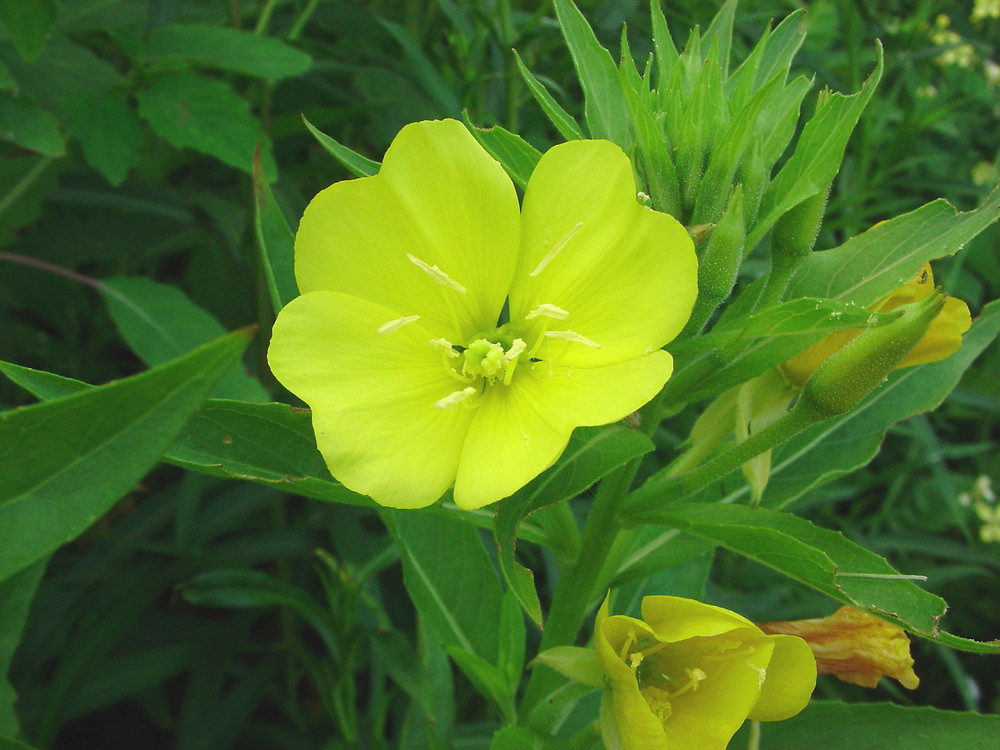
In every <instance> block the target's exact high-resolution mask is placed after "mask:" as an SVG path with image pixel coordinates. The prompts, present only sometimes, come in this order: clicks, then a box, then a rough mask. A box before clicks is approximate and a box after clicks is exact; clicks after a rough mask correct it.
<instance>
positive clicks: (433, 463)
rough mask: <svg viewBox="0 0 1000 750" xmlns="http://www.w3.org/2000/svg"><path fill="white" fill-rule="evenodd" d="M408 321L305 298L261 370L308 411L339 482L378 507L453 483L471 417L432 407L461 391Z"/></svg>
mask: <svg viewBox="0 0 1000 750" xmlns="http://www.w3.org/2000/svg"><path fill="white" fill-rule="evenodd" d="M405 317H406V316H404V315H401V314H400V312H399V311H397V310H392V309H390V308H386V307H383V306H381V305H377V304H375V303H373V302H369V301H366V300H362V299H359V298H357V297H352V296H349V295H346V294H341V293H338V292H311V293H308V294H304V295H302V296H301V297H298V298H297V299H295V300H293V301H292V302H291V303H290V304H289V305H287V306H286V307H285V308H284V309H283V310H282V311H281V312H280V313H279V315H278V319H277V320H276V321H275V324H274V332H273V334H272V337H271V346H270V349H269V350H268V362H269V363H270V366H271V369H272V371H273V372H274V375H275V377H276V378H278V380H279V381H280V382H281V383H282V384H283V385H284V386H285V387H286V388H288V389H289V390H290V391H291V392H292V393H294V394H295V395H297V396H298V397H299V398H301V399H302V400H303V401H305V402H306V403H307V404H309V406H310V407H311V408H312V411H313V415H312V418H313V429H314V430H315V432H316V443H317V446H318V447H319V450H320V452H321V453H322V454H323V457H324V458H325V459H326V463H327V466H329V467H330V473H331V474H333V476H334V477H335V478H336V479H338V480H339V481H340V482H342V483H343V484H344V485H345V486H346V487H348V488H350V489H352V490H354V491H355V492H360V493H362V494H365V495H370V496H371V497H372V498H373V499H374V500H375V501H376V502H378V503H380V504H382V505H387V506H390V507H395V508H418V507H422V506H425V505H430V504H431V503H433V502H434V501H435V500H437V499H438V498H439V497H440V496H441V494H442V493H443V492H444V491H445V490H446V489H447V488H448V487H449V486H450V485H451V483H452V482H453V481H454V480H455V474H456V470H457V466H458V458H459V454H460V451H461V447H462V443H463V441H464V439H465V433H466V431H467V430H468V425H469V422H470V421H471V417H472V411H471V410H470V409H467V408H464V407H462V406H461V405H459V406H457V407H455V408H451V409H438V408H435V404H436V403H437V402H438V401H439V400H440V399H442V398H444V397H445V396H447V395H448V394H449V393H452V392H454V391H456V390H459V389H460V388H461V383H459V382H457V381H456V380H454V379H453V378H451V377H450V376H448V375H447V374H446V370H445V368H444V366H443V364H442V362H441V354H440V352H439V351H437V350H435V349H434V348H433V347H432V346H431V345H430V344H429V343H428V341H429V339H430V338H431V334H430V332H429V331H428V330H427V329H425V328H424V327H423V326H422V325H421V321H409V322H405V323H402V324H400V322H399V321H400V320H403V319H405ZM390 322H394V323H395V325H390V326H386V324H387V323H390ZM380 328H381V329H382V330H383V331H384V332H383V333H379V329H380Z"/></svg>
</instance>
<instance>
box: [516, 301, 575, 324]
mask: <svg viewBox="0 0 1000 750" xmlns="http://www.w3.org/2000/svg"><path fill="white" fill-rule="evenodd" d="M542 317H544V318H554V319H556V320H566V318H568V317H569V311H568V310H563V309H562V308H561V307H558V306H557V305H551V304H549V303H548V302H543V303H542V304H540V305H536V306H535V307H534V309H532V311H531V312H529V313H528V314H527V315H525V316H524V319H525V320H532V319H533V318H542Z"/></svg>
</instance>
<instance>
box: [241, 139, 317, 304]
mask: <svg viewBox="0 0 1000 750" xmlns="http://www.w3.org/2000/svg"><path fill="white" fill-rule="evenodd" d="M307 124H308V123H307ZM253 196H254V232H255V234H256V236H257V249H258V250H260V260H261V265H262V266H263V267H264V276H265V277H266V278H267V290H268V293H269V294H270V296H271V305H272V306H273V307H274V312H275V313H277V312H278V311H280V310H281V308H283V307H284V306H285V305H287V304H288V303H289V302H291V301H292V300H293V299H295V298H296V297H298V296H299V287H298V284H297V283H296V282H295V237H294V235H292V230H291V229H289V228H288V222H287V221H285V215H284V214H283V213H282V212H281V206H279V205H278V202H277V201H276V200H274V193H273V192H271V186H270V185H269V184H268V182H267V177H266V176H265V175H264V165H263V164H262V163H261V161H260V149H259V148H258V149H257V150H256V151H254V155H253Z"/></svg>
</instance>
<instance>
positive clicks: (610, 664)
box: [594, 596, 816, 750]
mask: <svg viewBox="0 0 1000 750" xmlns="http://www.w3.org/2000/svg"><path fill="white" fill-rule="evenodd" d="M594 640H595V642H596V646H597V657H598V659H599V661H600V664H601V667H602V668H603V670H604V674H605V682H606V684H607V689H606V691H605V699H604V703H603V705H602V709H601V711H602V718H601V727H602V731H603V732H604V735H605V744H606V745H607V746H608V747H621V748H623V750H723V749H724V748H725V747H726V745H727V744H728V743H729V740H730V739H731V738H732V736H733V734H734V733H735V732H736V730H737V729H739V728H740V725H741V724H742V723H743V722H744V720H746V719H747V718H750V719H754V720H757V721H777V720H780V719H787V718H789V717H790V716H794V715H795V714H797V713H798V712H799V711H801V710H802V709H803V708H805V707H806V705H807V704H808V703H809V697H810V695H811V694H812V690H813V687H814V686H815V684H816V662H815V660H814V659H813V655H812V652H811V651H810V649H809V646H808V645H806V643H805V641H803V640H802V639H801V638H796V637H794V636H787V635H767V634H765V633H764V632H763V631H761V630H760V628H758V627H757V626H756V625H754V624H753V623H752V622H750V621H749V620H747V619H746V618H744V617H741V616H740V615H738V614H736V613H735V612H730V611H729V610H726V609H722V608H720V607H714V606H711V605H709V604H703V603H701V602H697V601H693V600H691V599H682V598H679V597H674V596H647V597H645V598H644V599H643V601H642V620H638V619H635V618H633V617H626V616H624V615H614V616H609V615H608V603H607V601H605V603H604V606H602V607H601V610H600V612H599V613H598V615H597V622H596V625H595V629H594Z"/></svg>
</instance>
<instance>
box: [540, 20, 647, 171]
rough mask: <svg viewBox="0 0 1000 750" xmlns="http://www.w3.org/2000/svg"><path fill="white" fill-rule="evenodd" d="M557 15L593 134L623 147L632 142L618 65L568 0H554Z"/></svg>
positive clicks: (588, 123) (628, 145)
mask: <svg viewBox="0 0 1000 750" xmlns="http://www.w3.org/2000/svg"><path fill="white" fill-rule="evenodd" d="M555 6H556V16H557V17H558V19H559V27H560V28H561V29H562V33H563V36H564V37H565V39H566V45H567V46H568V47H569V51H570V55H571V56H572V57H573V65H574V66H575V67H576V72H577V77H578V78H579V79H580V86H581V87H582V88H583V99H584V111H585V113H586V119H587V127H588V128H589V129H590V135H591V137H592V138H607V139H608V140H609V141H612V142H614V143H617V144H618V145H619V146H621V147H622V149H624V150H625V151H628V149H629V147H630V145H631V141H632V138H631V134H630V132H629V122H628V121H629V117H628V106H627V105H626V104H625V100H624V97H623V95H622V90H621V84H620V83H619V82H618V68H617V66H616V65H615V63H614V61H613V60H612V59H611V55H610V53H609V52H608V51H607V50H606V49H604V47H602V46H601V43H600V42H598V41H597V37H596V36H594V31H593V29H591V28H590V24H589V23H587V19H586V18H584V17H583V14H582V13H581V12H580V11H579V10H578V9H577V7H576V6H575V5H573V3H572V2H570V0H555Z"/></svg>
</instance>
